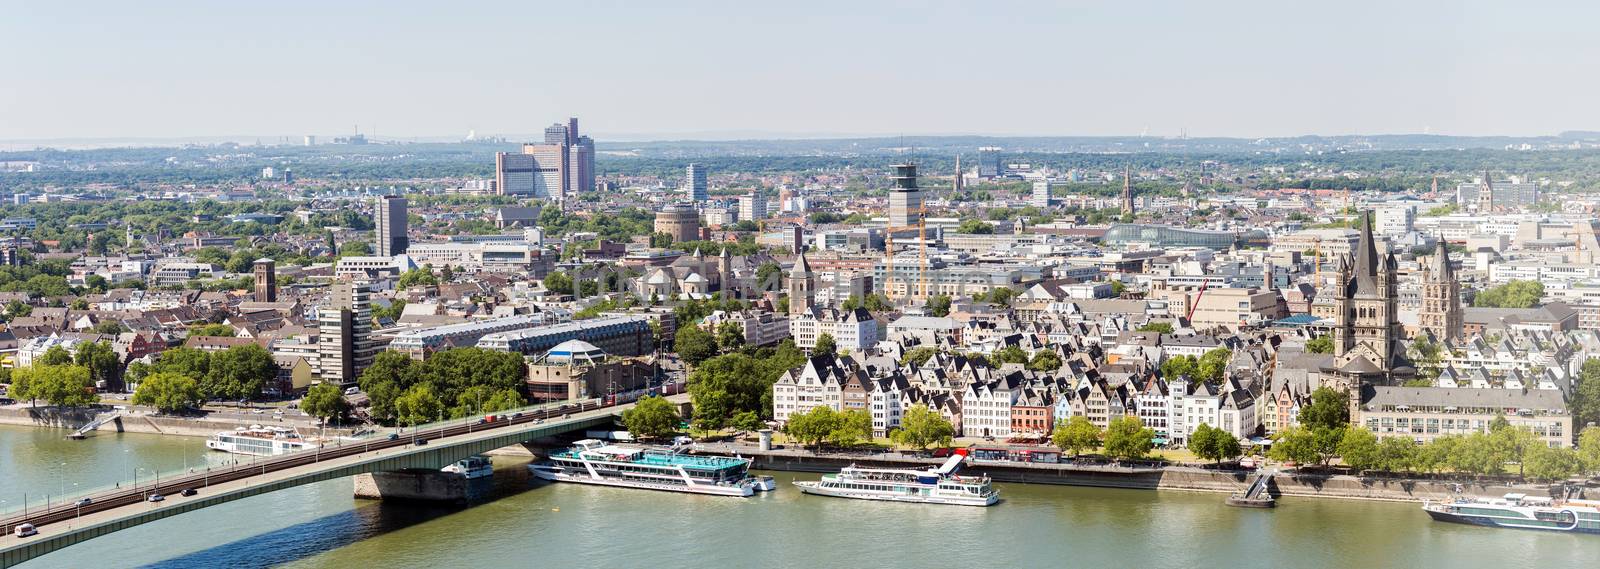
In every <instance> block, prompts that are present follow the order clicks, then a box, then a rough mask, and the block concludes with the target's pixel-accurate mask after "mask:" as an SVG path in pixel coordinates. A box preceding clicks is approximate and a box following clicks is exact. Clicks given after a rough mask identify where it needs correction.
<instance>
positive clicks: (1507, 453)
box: [1489, 416, 1546, 478]
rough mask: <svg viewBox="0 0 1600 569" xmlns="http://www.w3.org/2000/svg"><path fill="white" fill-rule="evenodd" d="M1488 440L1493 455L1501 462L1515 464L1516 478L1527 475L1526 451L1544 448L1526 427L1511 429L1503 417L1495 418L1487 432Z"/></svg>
mask: <svg viewBox="0 0 1600 569" xmlns="http://www.w3.org/2000/svg"><path fill="white" fill-rule="evenodd" d="M1489 439H1490V441H1491V442H1492V444H1493V446H1494V452H1495V455H1496V456H1498V457H1500V461H1501V462H1515V463H1517V477H1518V478H1521V477H1523V476H1524V475H1526V474H1527V470H1526V466H1527V456H1528V451H1529V450H1531V449H1533V448H1534V447H1540V446H1546V445H1545V444H1544V443H1542V442H1540V441H1539V438H1538V437H1537V436H1535V435H1534V434H1533V430H1532V429H1529V428H1527V427H1513V426H1511V424H1510V423H1509V422H1508V421H1506V420H1505V417H1500V416H1496V417H1495V420H1494V423H1492V424H1491V426H1490V430H1489Z"/></svg>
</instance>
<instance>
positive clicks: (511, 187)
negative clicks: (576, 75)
mask: <svg viewBox="0 0 1600 569" xmlns="http://www.w3.org/2000/svg"><path fill="white" fill-rule="evenodd" d="M495 182H496V185H497V186H498V191H499V192H500V193H501V194H504V195H514V196H528V197H536V198H548V199H555V200H562V199H565V198H567V197H568V196H571V195H574V194H578V193H582V192H592V191H594V189H595V172H594V140H593V139H591V138H589V137H587V136H583V135H581V134H579V132H578V119H577V118H576V117H574V118H570V119H567V123H566V124H562V123H555V124H552V125H550V126H548V127H545V129H544V143H543V144H531V143H530V144H524V145H522V154H512V153H506V152H501V153H497V154H495Z"/></svg>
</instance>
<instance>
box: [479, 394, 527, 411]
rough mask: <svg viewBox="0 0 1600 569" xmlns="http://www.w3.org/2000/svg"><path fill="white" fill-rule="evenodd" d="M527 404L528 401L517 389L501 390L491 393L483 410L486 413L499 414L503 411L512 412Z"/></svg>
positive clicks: (484, 403) (485, 401) (482, 407)
mask: <svg viewBox="0 0 1600 569" xmlns="http://www.w3.org/2000/svg"><path fill="white" fill-rule="evenodd" d="M527 404H528V400H527V399H526V398H524V397H522V392H520V391H517V390H515V389H501V390H499V391H495V392H494V393H491V394H490V395H489V398H488V399H486V400H484V402H483V405H482V406H481V409H482V412H484V413H499V412H501V411H510V410H512V409H516V408H518V407H522V406H524V405H527Z"/></svg>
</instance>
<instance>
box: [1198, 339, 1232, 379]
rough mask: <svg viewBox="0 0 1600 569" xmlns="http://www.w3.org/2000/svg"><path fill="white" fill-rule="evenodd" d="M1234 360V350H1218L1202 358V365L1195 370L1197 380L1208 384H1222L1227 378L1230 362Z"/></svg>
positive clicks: (1207, 353) (1209, 352)
mask: <svg viewBox="0 0 1600 569" xmlns="http://www.w3.org/2000/svg"><path fill="white" fill-rule="evenodd" d="M1232 358H1233V350H1230V349H1228V348H1216V349H1213V350H1211V351H1208V352H1206V353H1205V354H1204V355H1202V356H1200V363H1199V365H1197V366H1196V368H1195V379H1198V380H1200V381H1204V382H1206V383H1211V384H1216V383H1221V382H1222V380H1223V379H1224V378H1225V377H1226V376H1227V372H1228V360H1230V359H1232Z"/></svg>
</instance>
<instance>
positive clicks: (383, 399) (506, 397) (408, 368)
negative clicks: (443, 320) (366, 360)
mask: <svg viewBox="0 0 1600 569" xmlns="http://www.w3.org/2000/svg"><path fill="white" fill-rule="evenodd" d="M526 377H527V368H526V367H525V365H524V363H523V359H522V356H521V355H520V354H515V353H508V352H498V351H494V350H485V349H481V348H472V347H467V348H455V349H450V350H442V351H439V352H436V353H434V354H431V355H429V356H428V359H427V360H423V361H417V360H413V359H411V358H410V357H409V356H407V355H406V354H403V353H400V352H393V351H384V352H379V353H378V356H377V358H375V359H374V360H373V362H372V365H371V366H368V367H367V369H366V370H365V371H363V372H361V377H360V378H358V379H357V384H358V385H360V386H361V390H362V391H364V392H366V394H367V398H368V399H369V400H370V401H371V406H370V407H369V408H368V414H369V415H370V416H371V418H372V419H373V420H374V421H379V422H382V423H385V424H396V423H398V424H402V425H419V424H422V423H428V422H431V421H438V420H441V419H448V418H456V417H465V416H468V415H473V414H478V413H493V412H496V411H504V410H507V409H515V408H517V407H521V406H523V405H524V404H526V400H525V399H524V398H523V396H522V386H523V380H524V379H525V378H526Z"/></svg>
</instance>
